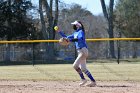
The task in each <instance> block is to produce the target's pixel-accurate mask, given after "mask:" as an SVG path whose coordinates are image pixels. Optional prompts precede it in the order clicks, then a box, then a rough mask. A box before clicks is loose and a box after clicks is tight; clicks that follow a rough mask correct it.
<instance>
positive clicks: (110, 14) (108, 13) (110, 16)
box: [100, 0, 116, 58]
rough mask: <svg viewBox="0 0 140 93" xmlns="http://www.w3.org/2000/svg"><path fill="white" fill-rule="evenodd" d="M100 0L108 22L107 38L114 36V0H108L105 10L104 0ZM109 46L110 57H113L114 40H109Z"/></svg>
mask: <svg viewBox="0 0 140 93" xmlns="http://www.w3.org/2000/svg"><path fill="white" fill-rule="evenodd" d="M100 1H101V5H102V10H103V13H104V17H105V18H106V20H107V22H108V35H109V38H114V33H113V6H114V0H110V4H109V10H108V11H107V8H106V4H105V0H100ZM109 46H110V48H109V51H110V54H111V57H112V58H116V57H115V50H114V41H109Z"/></svg>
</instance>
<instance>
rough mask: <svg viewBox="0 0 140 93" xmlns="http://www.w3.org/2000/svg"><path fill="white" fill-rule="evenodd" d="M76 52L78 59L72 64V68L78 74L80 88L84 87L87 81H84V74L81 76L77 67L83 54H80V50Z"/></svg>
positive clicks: (80, 71) (81, 73)
mask: <svg viewBox="0 0 140 93" xmlns="http://www.w3.org/2000/svg"><path fill="white" fill-rule="evenodd" d="M77 52H78V57H77V58H76V60H75V62H74V63H73V67H74V69H75V70H76V71H77V72H78V74H79V76H80V77H81V81H82V82H81V83H80V84H79V85H80V86H81V85H84V84H85V83H86V82H87V81H86V79H85V77H84V74H83V72H82V70H81V69H80V67H79V65H80V62H81V56H82V55H83V54H82V52H81V51H80V50H78V51H77Z"/></svg>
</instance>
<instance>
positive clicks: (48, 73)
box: [0, 63, 140, 81]
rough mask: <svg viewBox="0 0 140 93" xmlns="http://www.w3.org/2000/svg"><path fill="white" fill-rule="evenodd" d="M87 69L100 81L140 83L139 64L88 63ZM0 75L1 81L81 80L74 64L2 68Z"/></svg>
mask: <svg viewBox="0 0 140 93" xmlns="http://www.w3.org/2000/svg"><path fill="white" fill-rule="evenodd" d="M87 67H88V68H89V70H90V71H91V73H92V74H93V76H94V77H95V79H96V80H98V81H103V80H104V81H140V74H139V73H140V64H139V63H137V64H132V63H121V64H117V63H88V64H87ZM0 73H1V76H0V79H1V80H47V81H48V80H52V81H56V80H61V81H63V80H66V81H69V80H70V81H76V80H79V76H78V75H77V73H76V72H75V70H74V69H73V67H72V64H51V65H50V64H45V65H35V66H32V65H14V66H1V67H0Z"/></svg>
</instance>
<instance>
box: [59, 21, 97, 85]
mask: <svg viewBox="0 0 140 93" xmlns="http://www.w3.org/2000/svg"><path fill="white" fill-rule="evenodd" d="M71 24H72V25H73V29H74V30H75V31H74V33H73V34H72V35H69V36H66V35H65V34H64V33H63V32H61V31H60V30H59V29H57V30H56V31H57V32H59V34H60V35H61V36H62V37H65V38H67V39H68V40H69V41H70V42H74V43H75V46H76V49H77V53H78V57H77V58H76V60H75V62H74V63H73V67H74V69H75V70H76V71H77V72H78V74H79V76H80V77H81V83H80V84H79V85H80V86H82V85H84V84H85V83H86V82H87V80H86V79H85V77H84V75H83V73H85V74H86V75H87V76H88V77H89V79H90V81H91V82H90V83H89V84H86V86H89V87H94V86H95V85H96V81H95V79H94V78H93V76H92V75H91V73H90V72H89V70H88V69H87V67H86V58H87V57H88V49H87V44H86V40H85V30H84V26H83V24H82V23H81V22H80V21H75V22H73V23H71Z"/></svg>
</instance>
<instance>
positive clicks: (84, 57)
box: [80, 48, 96, 86]
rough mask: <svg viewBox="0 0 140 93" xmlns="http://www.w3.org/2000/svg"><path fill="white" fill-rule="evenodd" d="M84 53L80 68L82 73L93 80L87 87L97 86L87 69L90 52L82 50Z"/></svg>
mask: <svg viewBox="0 0 140 93" xmlns="http://www.w3.org/2000/svg"><path fill="white" fill-rule="evenodd" d="M82 52H83V55H82V57H81V59H82V61H81V63H80V68H81V70H82V72H84V73H85V74H86V75H87V76H88V77H89V79H90V80H91V82H90V83H89V84H87V86H95V85H96V81H95V79H94V78H93V76H92V74H91V73H90V71H89V70H88V69H87V67H86V58H87V56H88V50H87V49H86V48H82Z"/></svg>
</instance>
